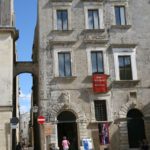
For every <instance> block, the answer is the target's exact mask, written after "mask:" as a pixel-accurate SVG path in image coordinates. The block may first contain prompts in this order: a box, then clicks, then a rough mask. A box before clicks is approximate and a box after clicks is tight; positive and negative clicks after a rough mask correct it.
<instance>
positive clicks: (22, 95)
mask: <svg viewBox="0 0 150 150" xmlns="http://www.w3.org/2000/svg"><path fill="white" fill-rule="evenodd" d="M19 100H21V101H22V100H26V101H30V100H31V93H28V94H25V93H23V92H22V91H20V93H19Z"/></svg>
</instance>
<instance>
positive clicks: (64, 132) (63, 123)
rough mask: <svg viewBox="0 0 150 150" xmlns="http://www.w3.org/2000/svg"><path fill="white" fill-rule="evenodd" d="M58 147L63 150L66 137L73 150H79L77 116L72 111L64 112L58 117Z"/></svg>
mask: <svg viewBox="0 0 150 150" xmlns="http://www.w3.org/2000/svg"><path fill="white" fill-rule="evenodd" d="M57 120H58V125H57V131H58V145H59V147H60V150H62V144H61V143H62V139H63V136H66V137H67V139H68V140H69V142H70V149H71V150H78V135H77V123H76V116H75V115H74V114H73V113H72V112H71V111H63V112H61V113H60V114H59V115H58V116H57Z"/></svg>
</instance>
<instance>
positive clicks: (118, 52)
mask: <svg viewBox="0 0 150 150" xmlns="http://www.w3.org/2000/svg"><path fill="white" fill-rule="evenodd" d="M113 55H114V67H115V77H116V80H120V75H119V60H118V56H125V55H129V56H130V57H131V69H132V80H137V68H136V49H135V48H113Z"/></svg>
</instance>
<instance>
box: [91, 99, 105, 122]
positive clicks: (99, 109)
mask: <svg viewBox="0 0 150 150" xmlns="http://www.w3.org/2000/svg"><path fill="white" fill-rule="evenodd" d="M94 105H95V118H96V120H97V121H106V120H107V111H106V101H105V100H95V101H94Z"/></svg>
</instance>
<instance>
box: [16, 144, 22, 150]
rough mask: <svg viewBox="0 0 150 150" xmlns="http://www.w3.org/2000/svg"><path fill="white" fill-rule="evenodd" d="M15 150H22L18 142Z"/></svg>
mask: <svg viewBox="0 0 150 150" xmlns="http://www.w3.org/2000/svg"><path fill="white" fill-rule="evenodd" d="M16 150H22V147H21V143H20V142H19V143H18V144H17V146H16Z"/></svg>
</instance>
